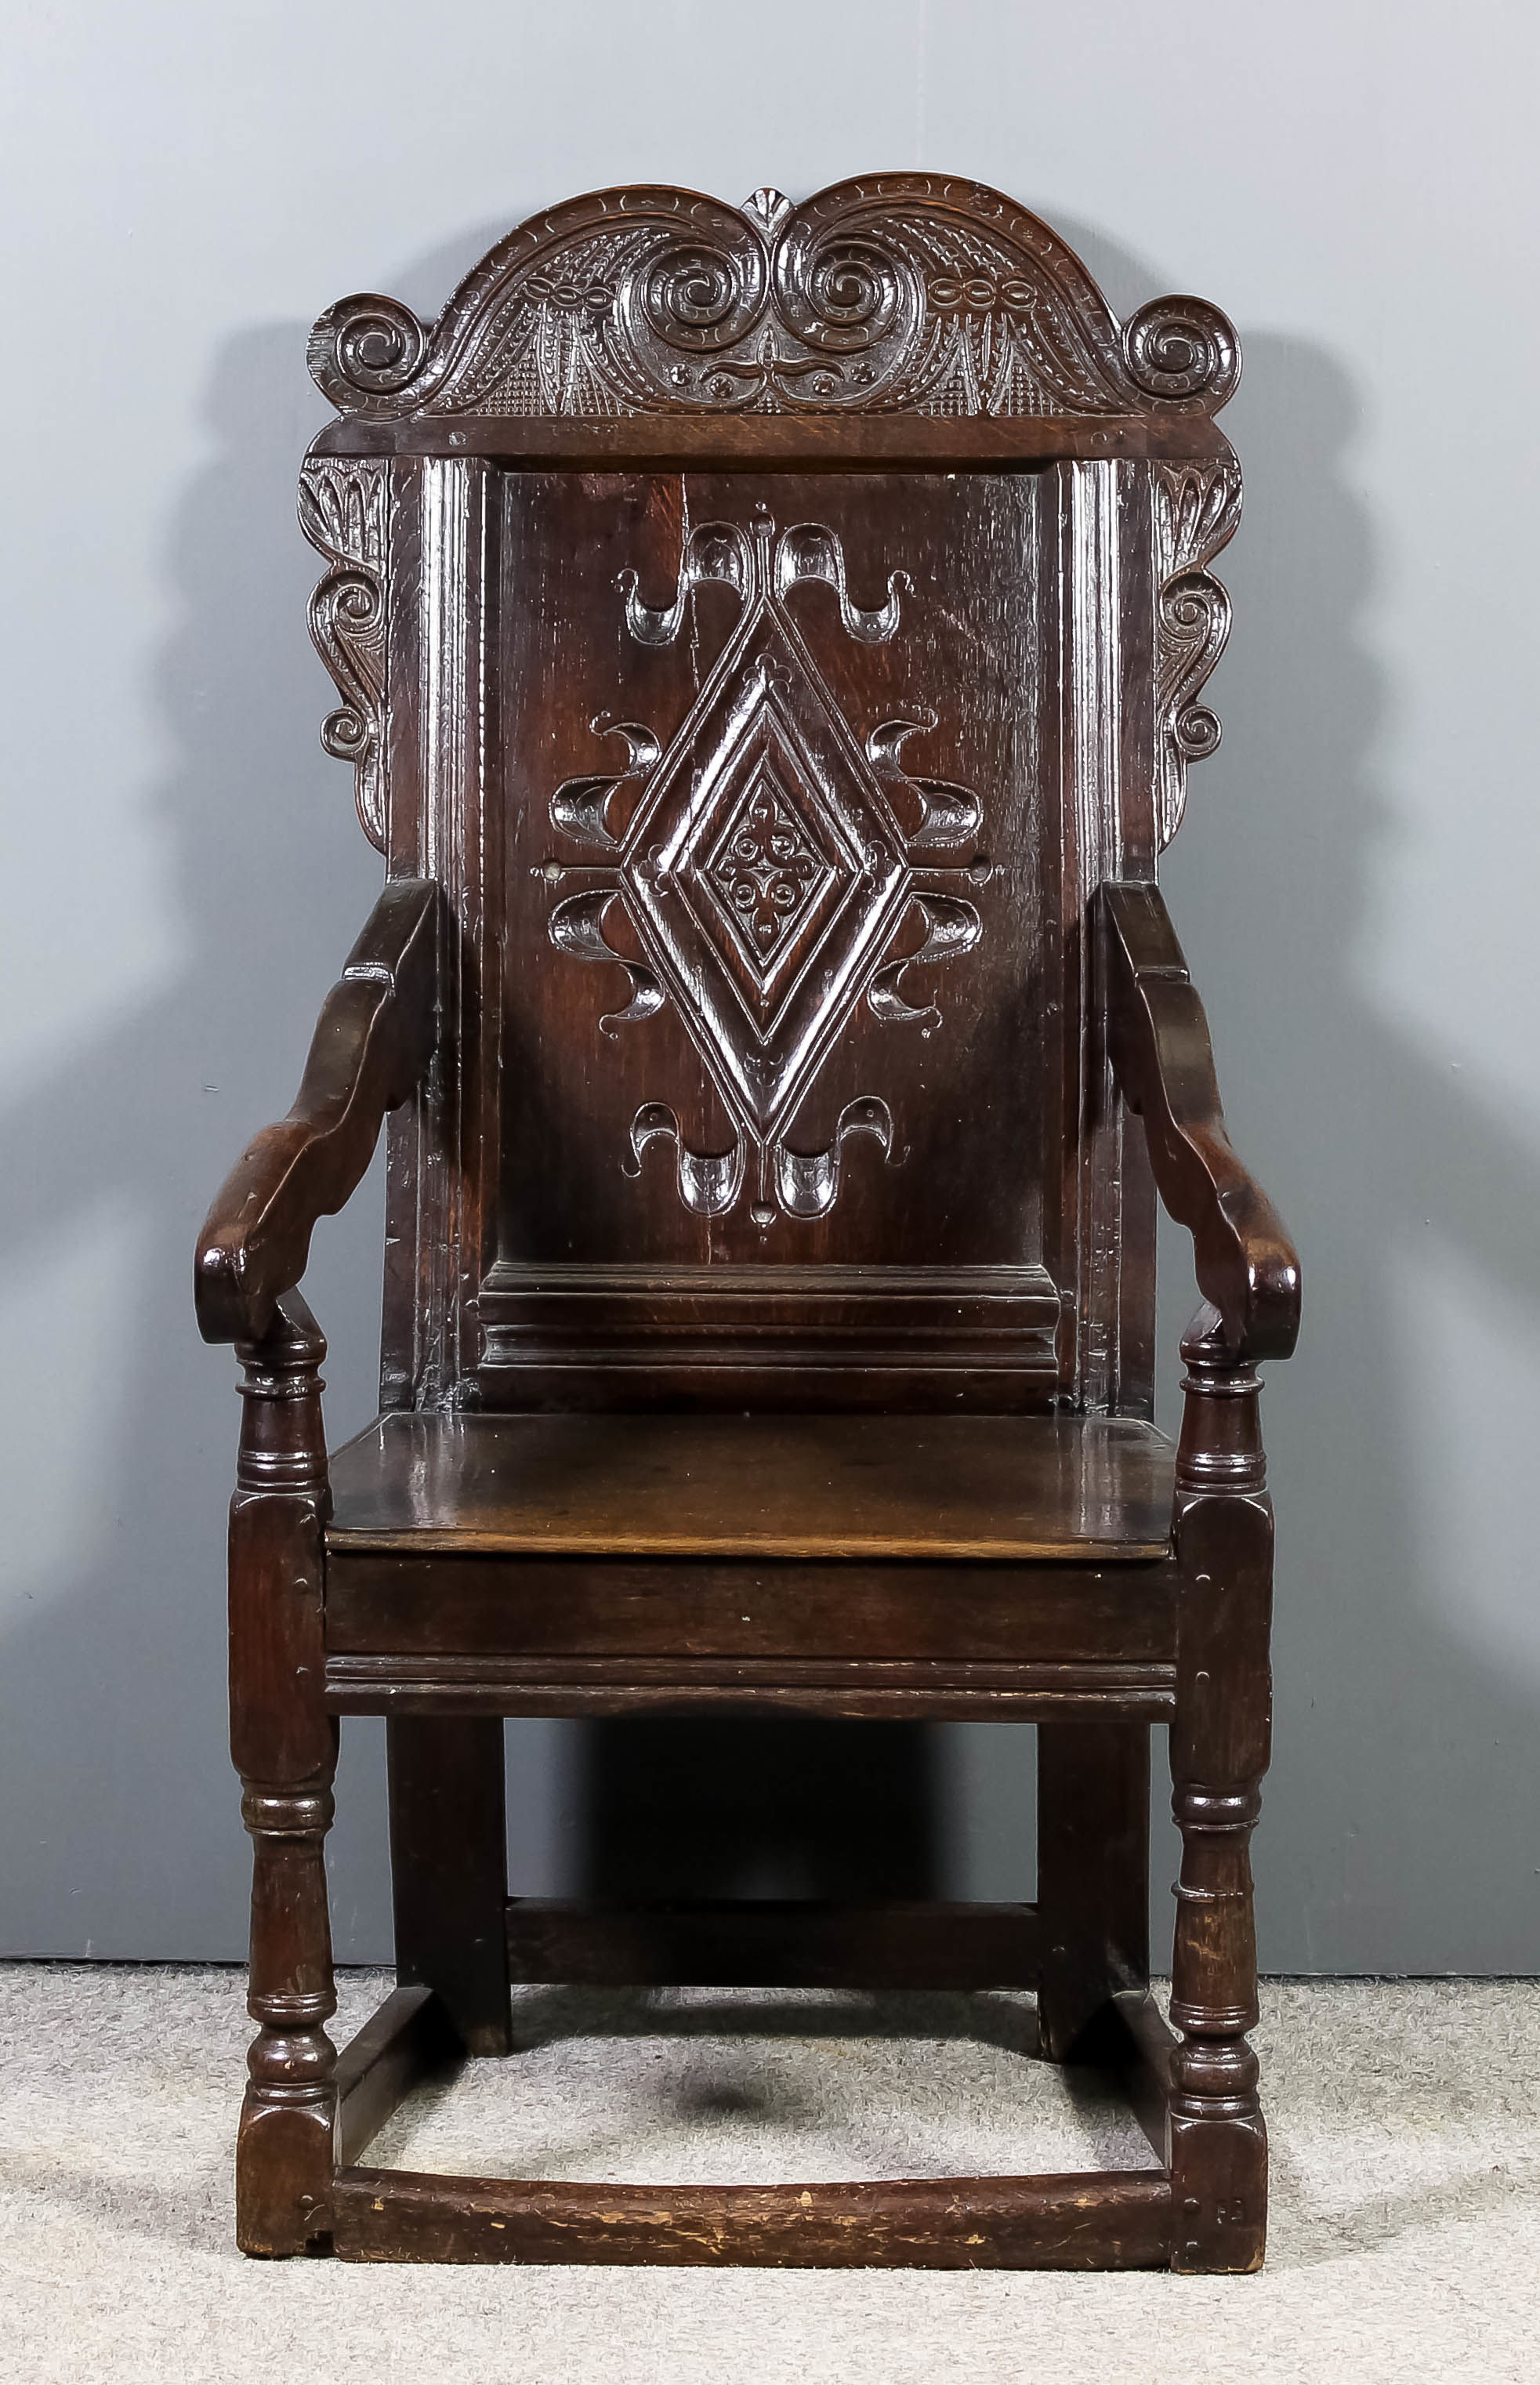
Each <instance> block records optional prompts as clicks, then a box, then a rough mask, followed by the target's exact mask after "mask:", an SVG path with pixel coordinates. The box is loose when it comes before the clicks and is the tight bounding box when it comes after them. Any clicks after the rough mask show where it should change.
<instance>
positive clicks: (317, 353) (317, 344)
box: [308, 291, 428, 414]
mask: <svg viewBox="0 0 1540 2385" xmlns="http://www.w3.org/2000/svg"><path fill="white" fill-rule="evenodd" d="M427 354H428V334H427V332H426V331H424V329H423V327H422V325H421V324H420V323H419V321H418V319H417V317H416V316H415V315H414V314H413V313H412V310H411V308H410V307H409V306H402V304H401V302H400V300H399V299H397V298H382V297H380V296H379V295H378V294H377V293H375V292H373V291H360V292H358V293H357V294H356V295H355V296H353V297H351V298H339V299H338V301H337V303H336V305H335V306H329V307H328V308H327V310H326V312H325V314H324V315H322V316H321V317H320V318H319V321H318V322H317V324H316V326H315V328H314V330H313V331H311V333H310V344H309V351H308V362H309V366H310V377H311V379H312V380H313V381H314V382H315V384H316V386H317V388H318V389H319V391H320V393H321V394H322V396H323V397H327V398H330V400H331V402H332V405H333V406H335V407H336V408H337V410H338V412H339V413H340V414H363V413H368V412H369V411H370V410H371V408H373V407H376V406H389V407H390V409H391V410H392V411H393V412H396V411H399V401H400V397H401V393H402V392H403V391H404V390H405V389H406V388H407V383H408V382H409V381H413V380H415V379H416V377H417V375H418V373H419V371H420V370H421V368H422V364H423V360H424V358H425V357H426V356H427Z"/></svg>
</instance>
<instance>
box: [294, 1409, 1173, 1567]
mask: <svg viewBox="0 0 1540 2385" xmlns="http://www.w3.org/2000/svg"><path fill="white" fill-rule="evenodd" d="M1175 1460H1176V1452H1175V1449H1174V1448H1173V1446H1172V1444H1171V1442H1169V1441H1168V1440H1167V1439H1166V1438H1165V1436H1164V1434H1162V1433H1158V1432H1157V1431H1156V1430H1155V1428H1154V1426H1153V1425H1149V1424H1146V1423H1145V1422H1144V1421H1143V1420H1142V1419H1140V1418H1138V1417H1037V1416H1030V1417H988V1416H985V1417H870V1416H854V1417H852V1416H732V1417H672V1416H651V1417H647V1416H573V1417H544V1416H426V1417H424V1416H410V1415H407V1416H402V1415H395V1416H385V1417H380V1418H379V1419H378V1421H377V1422H376V1423H374V1424H372V1425H370V1426H369V1430H367V1431H365V1432H362V1433H360V1434H359V1435H358V1437H357V1440H356V1441H351V1442H348V1443H347V1444H346V1446H345V1448H343V1449H341V1450H338V1451H337V1452H336V1453H335V1455H333V1457H332V1520H331V1523H330V1524H329V1526H328V1527H327V1535H326V1537H327V1542H328V1545H329V1547H330V1548H332V1549H334V1550H335V1551H337V1552H338V1554H339V1555H352V1554H355V1553H357V1552H361V1551H363V1550H370V1551H377V1552H390V1553H391V1554H394V1555H400V1556H410V1555H427V1554H429V1553H431V1552H435V1551H437V1552H443V1553H444V1554H446V1555H473V1554H474V1555H493V1554H496V1555H529V1556H604V1555H609V1556H672V1557H700V1556H715V1557H806V1558H819V1557H824V1558H829V1557H847V1558H852V1559H862V1558H864V1559H867V1560H870V1559H874V1558H879V1557H929V1558H933V1559H940V1558H969V1557H972V1558H991V1557H993V1558H1014V1559H1015V1560H1016V1561H1017V1562H1018V1563H1025V1562H1039V1561H1046V1562H1049V1563H1055V1562H1057V1563H1068V1562H1073V1561H1079V1562H1080V1563H1082V1564H1089V1563H1092V1562H1112V1561H1117V1560H1122V1561H1124V1562H1130V1561H1137V1560H1138V1559H1140V1558H1153V1557H1161V1556H1164V1555H1166V1553H1167V1551H1168V1550H1169V1549H1170V1546H1171V1484H1172V1476H1173V1469H1174V1466H1175Z"/></svg>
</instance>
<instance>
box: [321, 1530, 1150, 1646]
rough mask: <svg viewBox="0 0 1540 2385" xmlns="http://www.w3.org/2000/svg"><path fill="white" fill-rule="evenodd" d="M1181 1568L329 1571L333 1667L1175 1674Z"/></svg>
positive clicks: (382, 1561) (372, 1559) (449, 1564)
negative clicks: (608, 1662)
mask: <svg viewBox="0 0 1540 2385" xmlns="http://www.w3.org/2000/svg"><path fill="white" fill-rule="evenodd" d="M1176 1584H1177V1575H1176V1572H1175V1569H1174V1567H1172V1566H1171V1563H1170V1562H1169V1561H1167V1562H1164V1563H1157V1564H1149V1563H1143V1564H1137V1565H1133V1564H1129V1565H1122V1564H1119V1565H1110V1564H1109V1565H1107V1566H1084V1565H1073V1564H1063V1565H1060V1564H1055V1565H1051V1566H1049V1565H1019V1564H1017V1565H1012V1564H994V1565H962V1564H958V1563H956V1562H953V1563H948V1564H945V1565H941V1564H922V1563H918V1562H901V1563H893V1564H888V1565H870V1564H858V1563H855V1562H854V1561H852V1560H849V1559H841V1560H840V1561H838V1562H837V1563H833V1564H825V1565H806V1564H796V1563H794V1562H784V1561H778V1562H775V1563H772V1564H768V1565H767V1564H763V1563H758V1564H752V1563H750V1564H745V1563H740V1564H731V1563H729V1564H722V1563H715V1562H710V1561H701V1560H683V1561H682V1560H680V1559H678V1558H667V1559H665V1558H654V1559H642V1560H627V1559H623V1558H614V1557H608V1558H593V1557H557V1558H545V1557H531V1556H513V1557H507V1556H466V1555H458V1554H456V1553H450V1554H446V1555H441V1556H438V1557H437V1558H428V1557H425V1556H415V1555H411V1554H410V1553H409V1551H408V1552H406V1553H400V1552H397V1553H383V1554H375V1553H372V1552H368V1553H362V1554H360V1553H358V1552H357V1551H354V1550H351V1549H347V1548H344V1547H341V1546H338V1545H337V1544H336V1543H333V1544H332V1547H331V1550H330V1552H329V1555H328V1559H327V1600H326V1644H327V1648H328V1650H329V1652H330V1653H331V1654H332V1655H394V1656H411V1655H423V1656H432V1655H437V1654H440V1653H442V1652H443V1650H444V1649H445V1648H446V1647H452V1648H453V1649H454V1650H455V1651H456V1652H457V1654H458V1655H461V1656H476V1657H496V1656H520V1657H529V1656H535V1657H541V1658H553V1659H559V1658H561V1657H565V1656H592V1657H595V1658H598V1659H600V1660H604V1659H607V1658H610V1657H616V1656H642V1657H672V1658H675V1659H680V1658H688V1659H691V1660H694V1659H695V1658H697V1657H724V1658H730V1659H732V1660H733V1661H735V1662H740V1663H741V1662H745V1661H746V1660H749V1659H757V1658H763V1657H783V1658H793V1659H798V1660H814V1659H821V1660H825V1661H826V1660H828V1659H830V1658H844V1659H857V1660H858V1659H872V1658H874V1657H875V1656H877V1655H881V1657H882V1660H883V1662H886V1663H893V1662H895V1661H900V1660H904V1659H917V1658H918V1659H923V1660H928V1661H931V1662H933V1663H942V1662H945V1661H946V1660H948V1659H950V1660H951V1661H952V1662H953V1663H955V1664H964V1663H966V1664H974V1663H980V1662H984V1663H987V1662H991V1661H1004V1662H1010V1661H1016V1662H1024V1661H1032V1662H1034V1663H1038V1664H1043V1663H1048V1664H1074V1663H1079V1664H1083V1665H1087V1664H1092V1665H1094V1664H1111V1663H1122V1664H1130V1663H1133V1664H1143V1663H1164V1662H1170V1661H1171V1659H1172V1658H1173V1657H1174V1655H1175V1648H1176Z"/></svg>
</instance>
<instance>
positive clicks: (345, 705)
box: [299, 458, 390, 853]
mask: <svg viewBox="0 0 1540 2385" xmlns="http://www.w3.org/2000/svg"><path fill="white" fill-rule="evenodd" d="M299 519H300V527H301V528H302V529H303V531H304V532H305V535H306V537H307V539H308V540H309V541H310V543H311V545H312V546H314V547H316V548H318V549H319V552H320V553H321V554H322V555H323V556H326V557H327V558H328V560H329V562H330V565H331V568H330V569H329V570H328V571H327V573H326V575H325V577H324V578H323V579H322V580H321V581H320V582H319V585H318V587H317V589H316V593H315V594H314V595H313V596H312V597H311V599H310V635H311V637H312V638H313V639H314V640H315V643H316V651H317V653H318V654H319V656H320V658H321V660H322V662H323V663H324V664H325V665H326V668H327V669H328V670H329V671H330V672H331V674H332V678H333V680H334V681H336V683H337V690H338V693H340V695H341V696H342V699H343V701H342V703H341V704H340V705H339V706H338V707H337V709H336V711H335V712H331V713H328V715H327V717H326V718H325V719H324V720H323V721H322V723H321V728H320V742H321V743H322V744H323V745H324V746H325V748H326V751H327V752H328V753H329V754H332V755H335V756H336V757H337V759H338V760H339V761H342V762H351V763H352V765H353V769H354V793H355V800H356V801H357V806H358V818H359V820H360V821H361V822H362V824H363V830H364V834H365V835H366V836H367V837H368V839H369V843H371V844H372V845H375V846H377V847H378V848H379V850H380V851H381V852H382V853H383V852H384V850H385V776H384V746H385V701H386V697H385V690H386V628H387V616H388V609H389V585H390V466H389V465H388V464H387V463H379V462H370V461H362V460H360V461H348V462H339V461H318V460H316V459H314V458H312V459H311V460H310V461H308V462H307V464H306V467H305V471H304V476H303V478H302V479H301V481H300V484H299Z"/></svg>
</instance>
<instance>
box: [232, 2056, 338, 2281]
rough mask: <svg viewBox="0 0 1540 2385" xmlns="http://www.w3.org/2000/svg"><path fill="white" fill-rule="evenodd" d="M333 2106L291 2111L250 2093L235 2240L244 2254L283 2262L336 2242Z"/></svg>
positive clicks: (239, 2147) (240, 2141) (240, 2147)
mask: <svg viewBox="0 0 1540 2385" xmlns="http://www.w3.org/2000/svg"><path fill="white" fill-rule="evenodd" d="M333 2100H334V2099H332V2098H327V2099H324V2100H323V2101H321V2102H319V2103H317V2104H298V2105H290V2106H284V2105H282V2104H264V2103H263V2102H262V2101H261V2100H260V2098H259V2097H258V2096H257V2094H256V2092H253V2091H250V2090H248V2092H247V2094H246V2099H245V2102H244V2104H243V2106H242V2110H241V2129H240V2135H239V2137H238V2138H237V2140H236V2146H235V2241H236V2243H237V2244H238V2245H239V2246H240V2249H241V2251H242V2252H243V2253H245V2254H251V2255H252V2256H254V2257H255V2258H257V2259H265V2260H282V2259H285V2258H287V2257H289V2256H290V2255H292V2254H296V2253H307V2252H308V2251H310V2250H311V2249H312V2247H313V2246H315V2245H316V2243H317V2241H318V2240H319V2239H326V2240H329V2239H330V2235H331V2229H332V2119H333V2112H332V2103H333Z"/></svg>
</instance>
